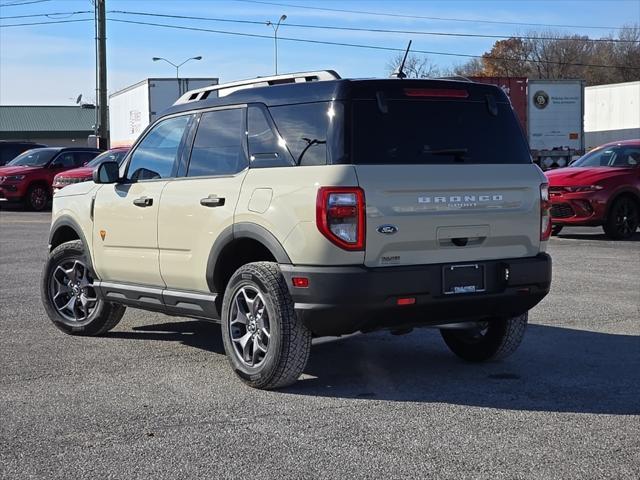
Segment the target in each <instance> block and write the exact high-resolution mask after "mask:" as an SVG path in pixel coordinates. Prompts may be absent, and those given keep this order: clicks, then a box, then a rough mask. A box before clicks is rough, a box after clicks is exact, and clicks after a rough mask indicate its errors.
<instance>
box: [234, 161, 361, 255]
mask: <svg viewBox="0 0 640 480" xmlns="http://www.w3.org/2000/svg"><path fill="white" fill-rule="evenodd" d="M323 186H345V187H346V186H354V187H357V186H358V179H357V177H356V174H355V169H354V167H353V166H351V165H322V166H298V167H281V168H252V169H250V170H249V173H248V174H247V176H246V178H245V181H244V184H243V186H242V192H241V194H240V198H239V200H238V206H237V208H236V214H235V223H240V222H249V223H255V224H258V225H260V226H262V227H264V228H266V229H267V230H269V231H270V232H271V233H272V234H273V235H274V236H275V237H276V238H277V239H278V241H279V242H280V244H281V245H282V246H283V247H284V249H285V251H286V252H287V254H288V255H289V258H290V259H291V261H292V262H293V263H294V264H304V265H354V264H362V263H363V262H364V252H349V251H346V250H343V249H341V248H339V247H337V246H335V245H334V244H333V243H331V242H330V241H329V240H328V239H327V238H326V237H324V236H323V235H322V234H321V233H320V231H319V230H318V228H317V227H316V196H317V193H318V189H319V188H320V187H323Z"/></svg>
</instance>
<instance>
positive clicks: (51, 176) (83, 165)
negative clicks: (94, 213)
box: [0, 147, 127, 211]
mask: <svg viewBox="0 0 640 480" xmlns="http://www.w3.org/2000/svg"><path fill="white" fill-rule="evenodd" d="M126 153H127V149H124V148H118V149H114V150H109V151H107V152H104V153H103V152H102V151H101V150H99V149H97V148H88V147H44V148H31V149H29V150H27V151H25V152H24V153H21V154H20V155H18V156H17V157H15V158H14V159H13V160H11V161H10V162H9V163H7V164H6V165H4V166H1V167H0V201H10V202H22V203H24V204H25V206H26V207H27V208H29V209H31V210H36V211H40V210H43V209H45V208H46V207H47V204H48V202H49V200H50V198H51V196H52V195H53V193H54V192H55V191H57V190H59V189H60V188H62V187H64V186H65V185H69V184H71V183H77V182H84V181H87V180H91V172H92V171H93V169H94V168H96V167H97V166H98V165H100V163H102V162H104V161H107V160H109V161H117V162H121V161H122V159H123V158H124V156H125V155H126Z"/></svg>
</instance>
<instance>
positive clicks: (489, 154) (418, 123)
mask: <svg viewBox="0 0 640 480" xmlns="http://www.w3.org/2000/svg"><path fill="white" fill-rule="evenodd" d="M495 107H497V112H496V111H494V112H493V113H491V111H490V110H491V108H490V106H489V105H488V104H487V102H482V101H436V100H389V101H388V102H387V113H382V112H381V111H380V108H379V107H378V104H377V102H376V101H375V100H361V101H360V100H359V101H354V102H353V130H352V142H353V143H352V147H353V150H352V153H353V163H359V164H442V163H475V164H478V163H480V164H492V163H497V164H507V163H509V164H512V163H531V157H530V154H529V149H528V146H527V142H526V140H525V138H524V135H523V134H522V130H521V129H520V126H519V124H518V121H517V119H516V117H515V115H514V113H513V110H512V109H511V106H510V105H509V104H507V103H497V104H495Z"/></svg>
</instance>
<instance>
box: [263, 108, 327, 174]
mask: <svg viewBox="0 0 640 480" xmlns="http://www.w3.org/2000/svg"><path fill="white" fill-rule="evenodd" d="M331 108H332V103H331V102H319V103H303V104H298V105H287V106H283V107H271V108H269V112H270V113H271V116H272V117H273V120H274V122H276V126H277V128H278V131H279V132H280V134H281V135H282V136H283V137H284V140H285V142H286V143H287V147H288V148H289V151H290V152H291V155H293V158H294V160H295V161H296V163H297V164H298V165H326V164H327V163H330V162H328V160H327V141H329V142H330V143H331V138H330V136H331V128H330V127H331V117H330V116H329V114H328V112H330V109H331Z"/></svg>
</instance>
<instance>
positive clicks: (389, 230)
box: [378, 225, 398, 235]
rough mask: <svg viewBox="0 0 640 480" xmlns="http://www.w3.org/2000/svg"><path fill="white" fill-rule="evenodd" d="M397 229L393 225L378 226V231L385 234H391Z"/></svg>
mask: <svg viewBox="0 0 640 480" xmlns="http://www.w3.org/2000/svg"><path fill="white" fill-rule="evenodd" d="M397 231H398V227H396V226H395V225H380V226H379V227H378V233H384V234H385V235H393V234H394V233H396V232H397Z"/></svg>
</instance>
